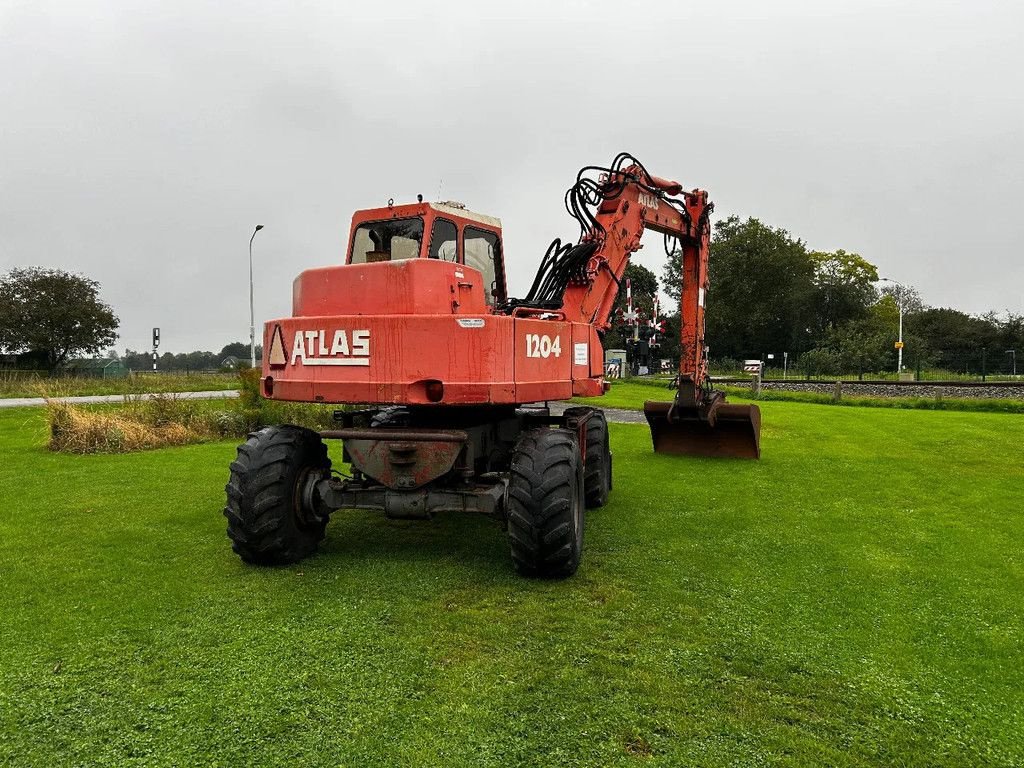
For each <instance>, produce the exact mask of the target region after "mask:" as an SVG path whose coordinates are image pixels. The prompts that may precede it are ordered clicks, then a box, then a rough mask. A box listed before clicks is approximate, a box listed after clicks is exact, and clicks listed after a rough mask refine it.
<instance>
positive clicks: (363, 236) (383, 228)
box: [349, 216, 423, 264]
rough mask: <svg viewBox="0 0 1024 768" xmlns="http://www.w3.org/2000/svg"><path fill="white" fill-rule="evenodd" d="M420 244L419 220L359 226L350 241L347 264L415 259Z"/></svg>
mask: <svg viewBox="0 0 1024 768" xmlns="http://www.w3.org/2000/svg"><path fill="white" fill-rule="evenodd" d="M422 242H423V219H421V218H420V217H418V216H416V217H413V218H410V219H389V220H388V221H372V222H367V223H366V224H360V225H359V227H358V228H357V229H356V233H355V236H354V237H353V238H352V258H351V259H349V264H372V263H374V262H377V261H400V260H402V259H415V258H416V257H417V256H419V255H420V243H422Z"/></svg>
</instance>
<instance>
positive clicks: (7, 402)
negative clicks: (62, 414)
mask: <svg viewBox="0 0 1024 768" xmlns="http://www.w3.org/2000/svg"><path fill="white" fill-rule="evenodd" d="M126 397H128V398H140V399H142V400H150V399H152V398H154V397H179V398H181V399H182V400H215V399H217V398H224V397H238V390H237V389H224V390H215V391H210V392H167V393H163V394H154V393H147V394H142V395H80V396H78V397H54V398H51V399H52V400H55V401H57V402H61V403H75V404H76V405H77V404H82V405H84V404H87V403H123V402H124V400H125V398H126ZM39 405H46V398H43V397H4V398H0V408H28V407H32V406H39Z"/></svg>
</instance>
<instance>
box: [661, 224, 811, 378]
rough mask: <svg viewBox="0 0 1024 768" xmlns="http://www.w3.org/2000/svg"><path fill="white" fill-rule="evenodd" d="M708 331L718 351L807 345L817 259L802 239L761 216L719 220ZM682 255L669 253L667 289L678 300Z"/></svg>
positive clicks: (745, 352)
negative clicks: (761, 220)
mask: <svg viewBox="0 0 1024 768" xmlns="http://www.w3.org/2000/svg"><path fill="white" fill-rule="evenodd" d="M708 271H709V275H708V276H709V287H708V295H707V309H706V325H707V332H706V337H707V341H708V345H709V347H710V348H711V349H712V350H713V354H714V356H715V357H723V356H725V357H736V358H743V357H746V356H750V355H755V354H761V353H762V352H771V351H774V352H783V351H797V350H805V349H808V348H809V347H811V346H814V345H813V344H812V343H811V339H812V335H811V334H812V333H813V331H814V329H815V327H816V326H817V324H816V323H815V322H814V296H815V291H816V287H815V262H814V261H813V260H812V259H811V257H810V255H809V254H808V252H807V248H806V247H805V246H804V243H803V241H801V240H799V239H794V238H793V237H791V236H790V234H789V233H788V232H787V231H786V230H784V229H779V228H776V227H770V226H767V225H766V224H763V223H761V222H760V221H758V220H757V219H754V218H748V219H747V220H746V221H741V220H740V218H739V217H738V216H730V217H729V218H727V219H723V220H720V221H717V222H715V227H714V236H713V237H712V241H711V252H710V255H709V261H708ZM680 272H681V267H680V257H679V254H678V252H677V253H675V254H673V255H671V256H670V257H669V263H668V265H667V266H666V267H665V271H664V274H663V278H662V279H663V280H664V282H665V290H666V291H667V292H668V293H669V294H670V295H672V296H673V298H675V299H677V300H678V298H679V286H680V285H681V282H680Z"/></svg>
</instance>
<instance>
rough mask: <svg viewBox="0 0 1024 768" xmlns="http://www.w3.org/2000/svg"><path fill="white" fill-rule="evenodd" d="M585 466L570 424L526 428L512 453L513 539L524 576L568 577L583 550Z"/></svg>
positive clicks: (510, 510) (510, 503) (510, 522)
mask: <svg viewBox="0 0 1024 768" xmlns="http://www.w3.org/2000/svg"><path fill="white" fill-rule="evenodd" d="M583 509H584V499H583V465H582V462H581V461H580V451H579V445H578V443H577V441H576V436H575V435H574V434H573V433H572V432H570V431H569V430H567V429H548V428H541V429H532V430H529V431H528V432H524V433H523V435H522V436H521V437H520V439H519V442H518V443H517V444H516V448H515V453H514V455H513V457H512V471H511V476H510V480H509V487H508V538H509V545H510V546H511V549H512V561H513V563H515V567H516V570H517V571H519V573H520V574H522V575H523V576H532V577H537V578H544V579H564V578H566V577H567V576H571V575H572V574H574V573H575V572H576V569H577V568H578V567H579V564H580V555H581V553H582V551H583Z"/></svg>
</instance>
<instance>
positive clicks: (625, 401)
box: [573, 380, 1024, 414]
mask: <svg viewBox="0 0 1024 768" xmlns="http://www.w3.org/2000/svg"><path fill="white" fill-rule="evenodd" d="M667 384H668V382H667V381H664V382H660V383H658V382H654V381H650V380H648V381H637V380H633V381H613V382H612V387H611V390H610V391H609V392H607V393H606V394H605V395H603V396H601V397H575V398H573V402H577V403H586V404H587V405H594V406H596V407H598V408H624V409H627V410H642V409H643V407H644V401H645V400H671V399H672V398H673V397H674V395H675V390H673V389H670V388H669V387H668V386H667ZM714 386H715V388H716V389H720V390H722V391H723V392H725V393H726V395H727V397H728V399H729V401H730V402H758V403H762V402H765V401H781V402H791V403H814V404H818V405H840V406H854V407H867V408H899V409H911V410H925V411H976V412H983V413H1018V414H1024V400H1020V399H1010V398H981V397H979V398H953V397H941V398H936V397H864V396H857V395H851V394H850V390H849V389H847V390H845V392H844V394H843V396H842V397H841V398H840V400H838V401H835V400H834V399H833V397H832V395H827V394H823V393H820V392H788V391H785V390H778V389H764V390H762V391H761V395H760V397H758V398H757V399H756V400H754V399H753V398H752V397H751V393H750V387H748V386H743V387H740V386H730V385H722V384H715V385H714Z"/></svg>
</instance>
